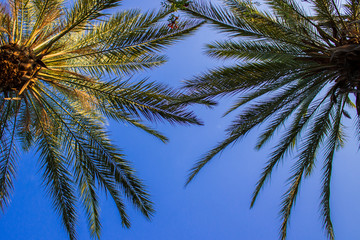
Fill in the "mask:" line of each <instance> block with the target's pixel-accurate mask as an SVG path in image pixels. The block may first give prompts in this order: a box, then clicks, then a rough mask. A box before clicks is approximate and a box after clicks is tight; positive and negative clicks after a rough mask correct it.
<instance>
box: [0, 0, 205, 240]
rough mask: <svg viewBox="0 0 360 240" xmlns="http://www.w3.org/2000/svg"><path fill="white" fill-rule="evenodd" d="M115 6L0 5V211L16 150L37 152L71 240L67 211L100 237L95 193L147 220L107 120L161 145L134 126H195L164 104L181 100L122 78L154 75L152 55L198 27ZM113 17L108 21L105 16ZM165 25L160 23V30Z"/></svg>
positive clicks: (115, 1)
mask: <svg viewBox="0 0 360 240" xmlns="http://www.w3.org/2000/svg"><path fill="white" fill-rule="evenodd" d="M120 2H121V1H120V0H78V1H74V2H72V4H69V3H66V4H65V2H64V1H62V0H9V1H8V3H1V5H0V23H1V24H0V142H1V144H0V208H1V209H2V210H4V208H5V207H6V206H7V205H8V203H9V202H10V197H11V196H10V195H11V191H12V188H13V179H14V177H15V173H16V162H17V161H18V160H19V159H18V158H19V157H18V154H17V152H18V150H17V149H18V148H19V147H22V149H24V150H29V149H32V148H36V149H37V151H38V161H39V165H40V166H41V172H42V174H43V179H44V185H45V186H46V190H47V192H48V193H49V195H50V196H51V197H52V200H53V205H54V208H55V210H56V212H57V213H58V214H59V216H60V217H61V219H62V223H63V225H64V226H65V229H66V231H67V233H68V236H69V238H70V239H76V219H77V213H76V205H77V203H78V202H79V203H80V204H81V205H82V206H83V208H84V211H85V213H86V215H87V221H88V224H89V228H90V231H91V235H92V236H93V237H95V238H99V237H100V229H101V224H100V220H99V203H98V202H99V197H98V191H99V190H101V191H105V192H107V193H108V194H109V195H110V196H111V198H112V199H113V201H114V202H115V204H116V207H117V210H118V212H119V214H120V217H121V220H122V224H123V226H124V227H129V226H130V222H129V219H128V216H127V214H126V212H125V205H124V202H123V198H124V197H126V198H128V199H129V200H130V201H131V202H132V204H133V205H134V206H135V207H136V208H138V209H139V210H140V211H141V213H142V214H143V215H144V216H145V217H146V218H150V217H151V215H152V213H153V204H152V202H151V201H150V199H149V194H148V192H147V191H146V190H145V188H144V185H143V183H142V181H141V180H140V179H138V178H137V177H136V175H135V172H134V170H133V169H132V168H131V166H130V164H129V162H128V161H127V160H126V159H125V158H124V156H123V154H122V153H121V151H120V149H119V148H118V147H116V146H114V145H113V144H112V143H111V141H110V140H109V139H108V133H107V130H106V127H105V123H106V120H107V119H114V120H116V121H118V122H124V123H128V124H131V125H133V126H135V127H138V128H140V129H142V130H144V131H146V132H148V133H150V134H152V135H154V136H155V137H157V138H158V139H160V140H161V141H163V142H166V141H167V139H166V137H165V136H163V135H162V134H161V133H159V132H157V131H156V130H154V129H153V128H151V127H150V126H148V124H146V123H144V122H143V121H142V120H141V119H142V118H144V119H147V120H149V121H150V122H154V121H167V122H170V123H180V124H199V121H198V120H197V119H196V118H195V117H194V115H193V114H192V113H191V112H188V111H187V110H186V109H185V108H184V107H182V106H176V105H173V104H172V102H174V100H175V99H177V98H179V97H182V95H183V94H182V93H181V92H178V91H174V90H171V89H170V88H168V87H166V86H164V85H161V84H157V83H154V82H148V81H147V80H142V81H138V82H131V81H130V80H129V74H134V73H136V72H138V71H140V70H144V69H149V68H153V67H156V66H159V65H160V64H162V63H163V62H164V61H165V60H166V58H165V57H164V56H163V55H160V51H161V50H163V49H164V48H165V47H166V46H167V45H169V44H171V43H173V42H174V41H176V40H179V39H180V38H181V37H183V36H186V35H187V34H189V33H190V32H192V31H193V30H195V29H196V28H197V27H198V26H199V24H200V22H199V21H194V20H191V21H178V22H177V26H178V28H177V29H170V28H169V27H168V26H167V22H166V19H165V20H164V18H166V16H167V15H168V14H169V13H170V12H171V11H168V10H159V11H151V12H146V13H143V14H142V13H141V12H140V11H138V10H127V11H119V12H116V13H115V11H114V10H113V9H114V8H115V7H117V6H118V5H119V3H120ZM111 13H112V14H111ZM163 20H164V21H163Z"/></svg>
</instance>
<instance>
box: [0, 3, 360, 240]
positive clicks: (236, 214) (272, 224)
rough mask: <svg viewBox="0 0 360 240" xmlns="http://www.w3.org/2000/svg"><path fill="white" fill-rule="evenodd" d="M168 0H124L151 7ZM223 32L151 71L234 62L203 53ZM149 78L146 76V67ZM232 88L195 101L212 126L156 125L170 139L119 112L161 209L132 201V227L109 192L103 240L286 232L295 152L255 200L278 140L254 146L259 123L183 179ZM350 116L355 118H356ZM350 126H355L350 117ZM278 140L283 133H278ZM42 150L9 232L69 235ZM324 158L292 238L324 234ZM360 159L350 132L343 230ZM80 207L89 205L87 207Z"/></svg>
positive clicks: (217, 239)
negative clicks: (41, 170) (50, 189)
mask: <svg viewBox="0 0 360 240" xmlns="http://www.w3.org/2000/svg"><path fill="white" fill-rule="evenodd" d="M159 6H160V1H159V0H147V1H144V0H124V1H123V6H122V7H123V8H139V7H141V8H142V9H152V8H157V7H159ZM220 37H221V36H220V35H218V34H216V32H215V31H214V30H213V29H211V28H209V27H204V28H202V29H201V30H200V31H198V32H197V33H196V34H194V35H193V36H191V37H188V38H187V39H186V40H185V41H182V42H179V43H177V44H176V45H174V46H173V47H171V48H169V49H168V50H167V51H166V53H167V55H168V56H169V62H168V63H166V64H165V65H163V66H162V67H160V68H158V69H155V70H152V71H147V72H146V73H145V74H144V75H146V76H150V79H151V80H156V81H160V82H164V83H167V84H169V85H171V86H174V87H176V86H181V81H182V80H184V79H189V78H191V77H192V76H194V75H195V74H196V73H200V72H203V71H206V70H207V69H210V68H211V67H214V66H221V65H222V64H226V63H224V62H221V61H215V60H213V59H210V58H208V57H206V56H205V55H204V54H203V50H204V45H205V43H207V42H209V41H212V40H215V39H217V38H220ZM138 78H140V77H138ZM229 105H231V98H223V99H222V100H221V104H220V105H219V106H218V107H216V108H215V109H212V110H209V109H206V108H204V107H199V106H197V107H194V108H193V109H194V110H195V111H196V113H197V114H198V115H199V117H200V118H201V119H202V120H203V121H204V122H205V126H172V125H169V124H157V125H156V127H157V129H158V130H160V131H161V132H162V133H164V134H165V135H166V136H167V137H169V138H170V142H169V143H168V144H163V143H161V142H160V141H158V140H157V139H155V138H154V137H152V136H149V135H147V134H145V133H143V132H141V131H140V130H138V129H135V128H133V127H131V126H126V125H120V124H116V123H113V122H111V124H110V131H111V135H112V136H111V137H112V139H113V140H114V141H115V143H116V144H117V145H118V146H119V147H121V148H122V149H123V150H124V153H125V154H126V155H127V158H128V159H129V160H131V161H132V162H133V166H134V167H135V169H136V170H137V172H138V175H139V176H140V177H141V178H142V179H143V180H144V182H145V183H146V185H147V186H148V190H149V191H150V193H151V195H152V200H153V202H154V203H155V209H156V214H155V215H154V217H153V219H152V221H147V220H146V219H145V218H144V217H143V216H141V214H140V213H139V212H137V211H136V210H135V209H133V208H132V206H131V205H130V204H128V212H129V215H130V217H131V222H132V228H131V229H124V228H122V227H121V222H120V218H119V215H118V213H117V211H116V208H115V206H114V204H113V202H112V201H111V199H106V197H105V196H103V198H102V201H101V208H102V210H101V220H102V226H103V232H102V239H104V240H117V239H123V240H195V239H196V240H202V239H204V240H205V239H206V240H223V239H226V240H233V239H245V240H247V239H249V240H267V239H270V240H272V239H277V238H278V230H279V226H280V218H279V215H278V211H279V206H280V201H281V195H282V193H283V192H285V191H286V185H285V182H286V179H287V177H288V171H289V166H290V164H289V163H292V159H291V158H288V159H286V161H285V162H284V164H283V165H282V166H281V168H278V169H277V171H276V172H275V174H274V175H273V177H272V179H271V183H270V184H267V185H266V187H265V189H264V190H263V191H262V192H261V195H260V198H259V199H258V202H257V203H256V204H255V207H254V208H253V209H249V205H250V198H251V194H252V191H253V190H254V186H255V184H256V181H257V179H258V177H259V174H260V172H261V170H262V168H263V167H264V164H265V162H266V158H267V155H268V153H269V151H270V147H268V148H264V149H263V150H261V151H255V150H254V145H255V141H256V136H257V132H256V131H254V132H252V134H250V135H248V136H247V137H246V138H245V139H244V140H242V141H241V142H239V143H238V144H237V145H235V146H233V147H232V148H229V149H227V150H226V151H225V152H224V153H223V154H221V156H220V157H216V158H215V159H214V160H213V161H212V163H211V164H209V166H207V167H206V168H205V169H204V171H202V172H201V173H200V174H199V175H198V177H197V178H196V179H195V180H194V181H193V182H192V183H191V184H190V185H189V186H188V187H187V188H184V187H183V186H184V183H185V179H186V175H187V172H188V170H189V169H190V168H191V166H192V165H193V164H194V163H195V161H196V160H197V159H198V158H199V157H200V156H201V155H202V154H203V153H205V152H206V151H207V150H209V149H210V148H211V147H212V146H213V145H214V144H216V143H217V142H218V141H220V140H222V138H223V136H224V134H223V131H224V129H225V128H226V126H227V124H228V123H229V122H230V119H231V116H230V117H227V118H222V117H221V116H222V114H223V113H224V111H225V109H226V107H227V106H229ZM350 126H351V122H350ZM348 130H349V131H351V130H352V129H351V128H350V127H349V128H348ZM274 141H276V138H274ZM36 160H37V159H36V157H34V155H33V153H29V154H26V155H22V159H21V160H20V162H19V164H18V174H17V179H16V184H15V192H14V194H13V201H12V203H11V205H10V206H9V207H8V208H7V209H6V211H5V213H4V214H2V215H1V216H0V232H1V235H0V239H4V240H23V239H24V240H25V239H26V240H27V239H36V240H37V239H39V240H41V239H52V240H61V239H66V234H65V231H64V230H63V228H62V226H61V224H60V221H59V218H58V216H57V215H56V213H55V212H53V210H52V206H51V200H50V199H49V198H48V196H46V194H45V191H43V188H42V187H41V179H40V174H38V173H37V167H38V166H37V165H36ZM320 170H321V163H320V162H319V163H318V166H317V170H316V171H315V174H314V175H313V176H311V177H309V178H307V179H306V181H305V182H303V184H302V189H301V191H300V195H299V196H300V197H299V198H298V200H297V202H296V207H295V209H294V211H293V215H292V217H291V223H290V228H289V231H288V239H289V240H298V239H299V240H300V239H301V240H303V239H307V240H319V239H325V235H324V232H323V230H322V223H321V220H320V217H319V216H320V215H319V211H318V206H319V203H320V200H319V191H320V184H319V183H320V181H321V178H320V174H319V172H320ZM359 172H360V161H359V159H358V151H357V146H356V143H355V142H354V141H352V139H351V138H349V139H348V144H347V145H346V147H345V148H344V149H343V150H341V151H340V152H339V153H338V154H337V155H336V160H335V162H334V172H333V182H332V199H331V201H332V202H331V204H332V205H331V207H332V217H333V223H334V227H335V234H336V236H337V238H336V239H338V240H349V239H360V228H359V227H358V224H359V222H360V207H359V206H358V203H359V202H360V194H359V189H360V188H359V183H360V174H358V173H359ZM79 212H80V213H81V211H79ZM78 233H79V239H80V240H82V239H90V235H89V233H88V230H87V225H86V220H85V218H84V216H83V215H80V218H79V227H78Z"/></svg>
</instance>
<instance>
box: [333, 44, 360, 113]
mask: <svg viewBox="0 0 360 240" xmlns="http://www.w3.org/2000/svg"><path fill="white" fill-rule="evenodd" d="M330 61H331V62H332V63H334V64H335V65H336V68H337V69H338V70H339V72H340V73H341V74H340V76H341V78H338V79H337V84H336V88H338V89H340V91H341V92H343V93H345V92H346V93H354V95H355V98H356V100H355V104H356V111H357V114H358V115H360V44H347V45H343V46H341V47H337V48H335V49H333V53H332V56H331V59H330Z"/></svg>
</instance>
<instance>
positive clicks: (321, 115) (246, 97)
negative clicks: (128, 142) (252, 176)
mask: <svg viewBox="0 0 360 240" xmlns="http://www.w3.org/2000/svg"><path fill="white" fill-rule="evenodd" d="M169 2H170V3H172V2H173V1H169ZM175 2H178V1H175ZM305 4H307V5H306V6H303V4H302V3H301V2H299V1H294V0H265V1H263V2H261V5H264V6H261V8H259V7H258V6H257V5H256V4H255V3H253V2H252V1H242V0H223V1H222V4H213V3H211V2H209V1H193V2H191V3H190V4H189V6H187V7H184V8H181V9H182V10H183V12H185V13H186V14H188V15H190V16H192V17H194V19H203V20H205V21H206V22H207V23H209V24H211V25H213V26H214V27H215V28H216V29H218V30H220V31H221V32H223V33H224V34H226V35H227V36H228V37H229V38H228V39H226V40H220V41H216V42H214V43H209V44H208V45H207V47H206V53H207V54H208V55H209V56H210V57H213V58H218V59H227V60H228V59H230V60H232V61H233V63H234V64H233V65H230V66H225V67H218V68H217V69H213V70H209V71H208V72H206V73H203V74H200V75H197V76H195V77H193V79H191V80H188V81H186V83H185V86H184V89H185V90H187V92H188V93H189V95H190V96H187V98H186V99H185V100H184V101H185V102H187V103H191V99H193V100H194V101H199V100H204V101H215V100H218V99H219V97H222V96H225V95H230V96H234V97H236V100H235V102H234V104H233V105H232V106H231V107H230V109H228V110H227V111H226V113H225V115H227V114H229V113H233V114H236V116H235V119H234V120H233V121H232V123H231V125H230V126H229V127H228V129H227V130H226V137H225V139H224V140H223V141H222V142H220V143H218V144H217V145H216V146H215V147H214V148H213V149H211V150H210V151H209V152H208V153H207V154H205V155H204V156H203V157H202V158H201V159H200V160H199V161H198V162H197V163H196V164H195V166H194V167H193V168H192V169H191V170H190V173H189V176H188V179H187V181H186V184H189V183H190V182H191V180H193V179H194V177H195V176H196V175H197V174H198V173H199V172H200V170H201V169H203V167H204V166H205V165H206V164H208V163H209V162H210V161H211V160H212V159H213V158H214V157H215V156H217V155H218V154H219V153H220V152H222V151H223V150H225V149H226V148H227V147H228V146H229V145H232V144H233V143H236V142H238V141H239V140H240V139H242V138H243V137H244V136H245V135H246V134H248V133H249V132H250V131H251V130H253V129H254V128H255V127H257V126H260V125H262V126H261V128H260V129H262V133H260V136H259V139H258V142H257V145H256V148H257V149H260V148H262V147H263V146H264V145H265V144H266V143H268V142H271V141H270V140H271V138H272V137H273V136H275V135H276V134H279V135H280V138H279V140H278V142H276V143H275V146H274V148H273V150H272V152H271V153H270V157H269V160H268V162H267V164H266V166H265V168H264V169H263V171H262V173H261V176H260V179H259V181H258V183H257V185H256V187H255V191H254V193H253V197H252V201H251V207H253V206H254V204H255V201H256V199H257V197H258V196H259V193H260V191H261V189H262V188H263V186H264V185H265V183H266V182H267V181H268V180H269V179H270V176H271V174H272V172H273V170H274V169H275V168H276V167H277V166H278V165H279V164H280V163H281V162H282V161H284V160H285V159H286V157H287V156H288V154H290V153H292V152H293V151H294V152H297V153H298V156H297V161H296V162H295V164H294V165H293V168H292V171H291V175H290V178H289V181H288V184H289V188H288V191H286V192H285V194H284V196H283V199H282V205H281V211H280V215H281V218H282V225H281V229H280V238H281V239H286V235H287V226H288V223H289V217H290V213H291V210H292V209H293V207H294V205H295V200H296V197H297V195H298V192H299V189H300V185H301V183H302V181H303V179H304V178H305V177H307V176H309V175H311V173H312V172H313V169H314V166H315V163H316V161H317V159H320V160H322V161H323V171H322V173H323V178H322V184H323V185H322V191H321V196H320V197H321V205H320V209H321V215H322V219H323V224H324V229H325V230H326V232H327V237H328V238H329V239H334V230H333V225H332V221H331V216H330V180H331V172H332V169H333V160H334V154H335V152H336V150H338V149H339V148H340V147H341V146H342V145H343V143H344V139H345V137H344V136H345V134H344V132H343V116H344V117H345V118H351V117H352V116H353V115H354V114H353V113H352V112H351V111H353V110H354V109H356V114H357V115H359V114H360V85H359V81H360V70H359V66H360V31H359V29H360V25H359V4H358V2H356V1H346V2H338V1H332V0H313V1H309V2H307V3H305ZM309 5H311V11H310V10H308V9H310V8H309ZM261 9H265V10H261ZM356 132H357V133H358V132H359V129H357V131H356ZM295 146H297V147H296V148H295ZM321 151H323V152H324V155H323V156H320V155H319V152H321Z"/></svg>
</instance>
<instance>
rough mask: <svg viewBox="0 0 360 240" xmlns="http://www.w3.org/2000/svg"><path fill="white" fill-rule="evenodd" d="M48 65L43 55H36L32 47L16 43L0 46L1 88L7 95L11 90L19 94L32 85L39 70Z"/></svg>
mask: <svg viewBox="0 0 360 240" xmlns="http://www.w3.org/2000/svg"><path fill="white" fill-rule="evenodd" d="M42 67H46V66H45V64H44V63H43V62H42V61H41V57H37V56H35V54H34V53H33V52H32V50H31V49H29V48H27V47H21V46H18V45H16V44H7V45H3V46H1V47H0V89H1V91H2V92H4V93H5V97H6V96H7V95H9V93H10V92H15V93H16V94H17V95H21V93H22V92H23V91H24V90H25V89H27V88H28V87H31V84H32V82H34V80H35V79H36V77H37V73H38V71H39V70H40V69H41V68H42Z"/></svg>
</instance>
